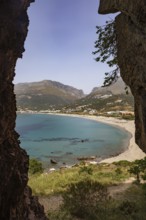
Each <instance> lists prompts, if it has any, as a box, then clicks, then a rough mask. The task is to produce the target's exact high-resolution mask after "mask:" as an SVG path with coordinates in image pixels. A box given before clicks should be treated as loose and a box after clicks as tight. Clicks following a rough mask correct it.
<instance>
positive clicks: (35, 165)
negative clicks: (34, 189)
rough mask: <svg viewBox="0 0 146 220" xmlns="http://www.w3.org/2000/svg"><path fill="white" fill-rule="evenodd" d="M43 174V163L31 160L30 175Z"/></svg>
mask: <svg viewBox="0 0 146 220" xmlns="http://www.w3.org/2000/svg"><path fill="white" fill-rule="evenodd" d="M42 172H43V167H42V163H41V162H39V161H38V160H36V159H30V160H29V173H30V174H36V173H42Z"/></svg>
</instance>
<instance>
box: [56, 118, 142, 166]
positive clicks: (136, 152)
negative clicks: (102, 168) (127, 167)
mask: <svg viewBox="0 0 146 220" xmlns="http://www.w3.org/2000/svg"><path fill="white" fill-rule="evenodd" d="M59 115H64V116H65V115H66V116H72V117H80V118H87V119H90V120H95V121H97V122H102V123H105V124H110V125H113V126H116V127H119V128H122V129H125V130H127V131H128V132H130V133H131V139H130V140H129V146H128V149H127V150H126V151H124V152H123V153H121V154H119V155H118V156H115V157H110V158H107V159H104V160H102V161H101V163H102V162H105V163H112V162H116V161H120V160H128V161H134V160H139V159H142V158H144V157H145V156H146V154H145V153H144V152H143V151H142V150H141V149H140V148H139V147H138V146H137V144H136V143H135V125H134V121H128V120H120V119H116V118H112V117H103V116H88V115H72V114H59Z"/></svg>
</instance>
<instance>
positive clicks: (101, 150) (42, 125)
mask: <svg viewBox="0 0 146 220" xmlns="http://www.w3.org/2000/svg"><path fill="white" fill-rule="evenodd" d="M16 131H17V132H18V133H19V134H20V141H21V147H22V148H24V149H25V150H26V151H27V153H28V154H29V155H30V158H36V159H38V160H40V161H42V162H43V164H44V166H46V167H47V166H51V164H50V160H51V159H53V160H55V161H57V163H58V165H59V166H61V165H62V164H67V165H73V164H75V163H77V161H78V159H77V158H79V157H90V156H97V158H98V160H99V161H100V160H101V159H103V158H107V157H110V156H113V155H117V154H119V153H121V152H122V151H124V150H126V148H127V147H128V140H129V133H128V132H127V131H125V130H124V129H120V128H117V127H114V126H111V125H107V124H104V123H100V122H97V121H94V120H89V119H85V118H79V117H70V116H60V115H49V114H18V115H17V120H16Z"/></svg>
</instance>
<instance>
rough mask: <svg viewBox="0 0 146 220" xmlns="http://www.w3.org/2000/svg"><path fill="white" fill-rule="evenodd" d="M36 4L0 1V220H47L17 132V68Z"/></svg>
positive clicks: (24, 0)
mask: <svg viewBox="0 0 146 220" xmlns="http://www.w3.org/2000/svg"><path fill="white" fill-rule="evenodd" d="M31 2H33V0H15V1H14V0H0V220H46V219H47V218H46V217H45V215H44V210H43V207H42V206H41V205H40V204H39V203H38V200H37V198H36V197H33V196H32V193H31V189H30V188H29V187H28V186H27V181H28V175H27V173H28V162H29V158H28V156H27V154H26V152H25V151H24V150H22V149H21V148H20V146H19V139H18V138H19V135H18V134H17V133H16V132H15V119H16V101H15V95H14V85H13V83H12V81H13V78H14V75H15V65H16V61H17V59H18V58H21V57H22V53H23V52H24V41H25V38H26V36H27V31H28V24H29V20H28V16H27V8H28V7H29V6H30V3H31Z"/></svg>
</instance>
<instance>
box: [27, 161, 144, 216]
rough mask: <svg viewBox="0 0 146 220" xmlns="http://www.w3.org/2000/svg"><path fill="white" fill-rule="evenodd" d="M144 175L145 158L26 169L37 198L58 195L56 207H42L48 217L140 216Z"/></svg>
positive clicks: (141, 213) (142, 213)
mask: <svg viewBox="0 0 146 220" xmlns="http://www.w3.org/2000/svg"><path fill="white" fill-rule="evenodd" d="M135 170H138V179H137V172H135ZM145 175H146V158H144V159H142V160H136V161H134V162H128V161H119V162H114V163H112V164H106V163H101V164H98V165H93V164H86V163H85V162H82V163H80V164H78V165H76V166H75V167H71V168H68V169H66V168H60V169H58V170H55V171H53V172H46V171H45V170H44V172H43V173H38V172H37V173H35V174H32V173H30V175H29V185H30V186H31V188H32V190H33V194H34V195H37V196H39V197H40V198H43V199H44V198H45V199H46V200H47V198H49V199H50V200H51V198H53V197H54V196H55V197H56V198H60V196H61V202H60V205H59V206H58V207H57V209H56V208H55V209H54V208H51V209H49V208H47V205H46V207H45V211H46V213H47V214H48V216H49V219H50V220H56V219H58V220H63V219H65V220H71V219H72V220H80V219H84V220H91V219H93V220H94V219H95V220H98V219H100V220H102V219H105V220H106V219H108V220H117V219H120V220H122V219H126V220H134V219H136V220H144V219H145V215H146V210H145V205H146V184H145V182H144V180H145ZM137 180H138V181H137Z"/></svg>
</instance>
